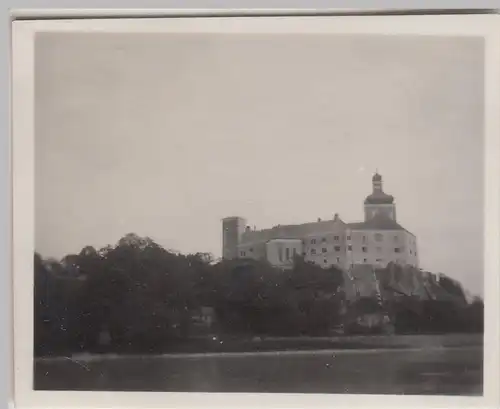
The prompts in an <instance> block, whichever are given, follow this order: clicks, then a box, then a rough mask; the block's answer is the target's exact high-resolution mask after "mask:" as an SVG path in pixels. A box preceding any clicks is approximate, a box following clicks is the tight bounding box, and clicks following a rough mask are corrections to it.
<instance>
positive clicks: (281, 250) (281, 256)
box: [278, 247, 283, 261]
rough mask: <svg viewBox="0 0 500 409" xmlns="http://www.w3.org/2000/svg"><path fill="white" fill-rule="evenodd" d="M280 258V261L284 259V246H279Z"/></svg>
mask: <svg viewBox="0 0 500 409" xmlns="http://www.w3.org/2000/svg"><path fill="white" fill-rule="evenodd" d="M278 259H279V261H283V248H281V247H278Z"/></svg>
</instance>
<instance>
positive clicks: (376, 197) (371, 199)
mask: <svg viewBox="0 0 500 409" xmlns="http://www.w3.org/2000/svg"><path fill="white" fill-rule="evenodd" d="M393 203H394V196H391V195H388V194H387V193H384V192H383V191H380V190H376V191H374V192H373V193H372V194H371V195H369V196H367V197H366V199H365V204H393Z"/></svg>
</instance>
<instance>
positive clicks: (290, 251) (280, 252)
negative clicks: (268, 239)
mask: <svg viewBox="0 0 500 409" xmlns="http://www.w3.org/2000/svg"><path fill="white" fill-rule="evenodd" d="M333 249H334V251H336V252H340V251H341V247H340V246H335V247H334V248H333ZM248 251H249V252H250V253H253V248H250V249H248ZM347 251H352V245H348V246H347ZM361 251H362V252H363V253H368V248H367V247H366V246H363V247H361ZM377 251H378V252H379V253H380V252H382V248H381V247H377ZM321 252H322V253H328V249H327V248H325V247H323V248H322V249H321ZM394 252H395V253H401V249H400V248H399V247H396V248H394ZM285 253H286V254H285V259H286V260H290V258H292V257H295V256H296V255H297V249H296V248H293V249H290V248H288V247H287V248H286V249H285ZM292 254H293V256H292ZM311 254H313V255H314V254H317V252H316V249H311ZM413 254H414V255H415V256H416V255H417V252H416V251H415V252H414V251H412V250H410V255H413ZM304 255H305V253H304ZM240 256H241V257H246V251H241V252H240ZM278 258H279V260H280V261H283V249H281V248H280V249H278Z"/></svg>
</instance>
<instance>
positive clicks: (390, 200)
mask: <svg viewBox="0 0 500 409" xmlns="http://www.w3.org/2000/svg"><path fill="white" fill-rule="evenodd" d="M372 189H373V190H372V193H371V194H370V195H369V196H367V197H366V199H365V203H364V206H365V221H369V220H371V219H373V218H374V217H375V216H379V215H384V216H386V217H388V218H390V219H392V220H394V221H396V205H395V204H394V197H393V196H391V195H388V194H386V193H385V192H384V189H383V186H382V176H381V175H379V173H378V172H376V173H375V175H373V178H372Z"/></svg>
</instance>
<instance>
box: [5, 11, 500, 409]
mask: <svg viewBox="0 0 500 409" xmlns="http://www.w3.org/2000/svg"><path fill="white" fill-rule="evenodd" d="M46 31H50V32H57V33H61V34H63V33H69V32H81V33H85V32H93V33H96V32H98V33H111V32H113V33H144V32H147V33H188V32H189V33H192V32H196V33H230V34H238V33H268V34H271V33H275V34H287V33H290V34H292V33H293V34H300V33H303V34H306V33H316V34H320V33H323V34H327V33H329V34H384V35H402V34H406V35H429V36H431V35H432V36H462V37H463V36H474V37H482V38H484V41H485V84H484V86H485V127H484V129H485V136H484V137H485V156H484V158H485V168H484V178H485V211H484V225H485V232H484V234H485V240H484V243H485V249H484V261H485V263H484V269H485V271H484V283H485V284H484V285H485V290H484V302H485V333H484V351H485V352H484V357H485V359H484V396H483V397H463V396H456V397H448V396H446V397H445V396H437V397H434V396H419V397H411V396H395V395H384V396H378V395H376V396H374V395H303V394H224V393H210V394H205V393H170V392H168V393H167V392H165V393H160V392H155V393H146V392H144V393H143V392H60V391H57V392H52V391H51V392H49V391H34V390H33V387H32V386H33V254H34V226H35V223H34V222H35V220H34V200H35V196H34V191H35V190H34V141H35V139H34V138H35V134H34V129H35V128H34V117H35V116H34V114H35V112H34V108H35V107H34V85H35V83H34V77H35V61H34V58H35V57H34V56H35V37H36V34H37V33H39V32H46ZM480 137H482V135H478V138H480ZM11 145H12V153H11V155H12V160H11V163H12V177H13V179H12V198H13V202H12V209H13V218H12V223H13V224H12V228H13V230H12V234H13V237H12V247H13V255H12V280H13V286H14V288H13V294H14V295H13V313H14V321H13V322H14V339H13V341H14V342H13V345H14V389H15V394H14V395H15V396H14V399H15V400H14V404H15V406H18V407H23V406H42V405H43V407H47V408H49V407H68V406H74V407H89V406H90V407H101V408H104V407H115V406H121V407H137V408H144V407H194V406H198V407H207V406H212V405H213V406H216V407H222V406H225V407H229V406H234V407H254V406H255V407H257V406H259V407H260V406H262V405H264V406H271V407H274V406H280V407H314V406H319V407H323V406H324V407H326V406H328V407H332V405H335V406H336V407H344V406H345V407H353V406H357V407H372V406H379V405H380V406H381V407H448V406H450V407H457V408H458V407H489V406H495V407H498V405H499V392H498V384H499V376H498V374H499V366H500V365H499V364H500V355H499V321H500V320H499V312H500V303H499V295H500V294H499V293H500V291H499V290H500V285H499V283H500V281H499V273H500V257H499V250H500V217H499V216H500V200H499V198H500V164H499V156H500V16H497V15H494V14H485V15H428V16H420V15H418V16H417V15H407V16H318V17H315V16H307V17H301V16H290V17H283V16H280V17H275V16H273V17H208V18H205V17H199V18H196V17H194V18H193V17H183V18H171V19H169V18H155V19H148V18H143V19H127V18H124V19H93V20H92V19H80V20H70V19H67V20H64V19H62V20H32V21H23V20H18V21H13V22H12V143H11Z"/></svg>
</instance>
